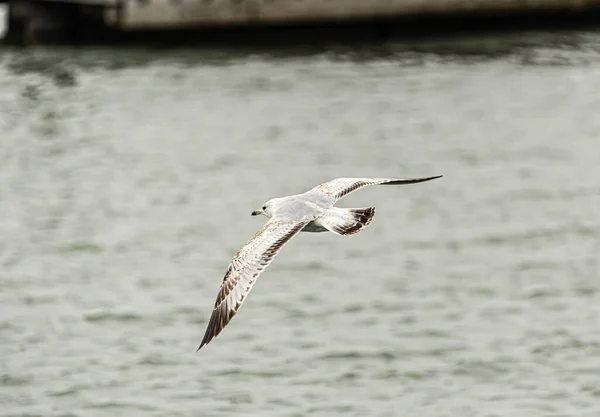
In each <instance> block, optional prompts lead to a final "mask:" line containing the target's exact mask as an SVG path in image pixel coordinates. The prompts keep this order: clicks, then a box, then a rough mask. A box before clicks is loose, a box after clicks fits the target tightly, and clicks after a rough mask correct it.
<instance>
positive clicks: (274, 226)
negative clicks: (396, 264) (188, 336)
mask: <svg viewBox="0 0 600 417" xmlns="http://www.w3.org/2000/svg"><path fill="white" fill-rule="evenodd" d="M440 177H441V175H440V176H436V177H427V178H414V179H391V178H337V179H334V180H332V181H329V182H326V183H323V184H321V185H318V186H316V187H314V188H312V189H310V190H309V191H307V192H305V193H302V194H295V195H291V196H287V197H280V198H274V199H272V200H269V201H268V202H267V203H265V205H264V206H263V207H262V209H261V210H256V211H254V212H253V213H252V215H253V216H255V215H259V214H262V215H265V216H267V217H269V221H267V223H266V224H265V225H264V226H263V228H262V229H261V230H260V231H258V232H257V233H256V234H255V235H254V237H253V238H252V239H250V240H249V241H248V243H246V245H244V246H243V247H242V249H240V251H239V252H238V253H237V254H236V255H235V256H234V257H233V259H232V260H231V263H230V264H229V267H228V268H227V271H226V273H225V277H224V278H223V282H222V283H221V288H220V290H219V294H218V296H217V300H216V302H215V305H214V309H213V312H212V315H211V317H210V320H209V322H208V327H207V329H206V333H205V334H204V338H203V340H202V343H201V344H200V347H199V348H198V350H200V348H202V346H204V345H205V344H207V343H208V342H210V341H211V339H213V338H214V337H216V336H217V335H218V334H219V333H220V332H221V331H222V330H223V328H224V327H225V326H226V325H227V324H228V323H229V321H231V319H232V318H233V316H234V315H235V314H236V313H237V311H238V310H239V308H240V307H241V305H242V303H243V302H244V300H245V298H246V296H247V295H248V293H249V292H250V290H251V289H252V287H253V286H254V283H255V282H256V279H257V278H258V276H259V275H260V273H261V272H262V271H263V270H264V269H265V268H266V267H267V266H268V265H269V264H270V263H271V261H272V260H273V258H274V257H275V255H277V253H278V252H279V250H280V249H281V247H282V246H283V245H285V243H287V242H288V241H289V240H290V239H291V238H292V237H294V236H295V235H296V234H297V233H299V232H312V233H319V232H326V231H330V232H332V233H335V234H337V235H340V236H346V235H351V234H355V233H358V232H360V231H361V230H362V229H364V228H365V227H366V226H368V225H369V224H370V223H371V221H372V220H373V217H374V216H375V208H374V207H365V208H349V209H348V208H339V207H334V205H335V203H336V202H337V201H338V200H339V199H340V198H342V197H344V196H346V195H348V194H350V193H351V192H353V191H356V190H358V189H360V188H362V187H366V186H369V185H379V184H381V185H400V184H413V183H418V182H424V181H429V180H433V179H436V178H440Z"/></svg>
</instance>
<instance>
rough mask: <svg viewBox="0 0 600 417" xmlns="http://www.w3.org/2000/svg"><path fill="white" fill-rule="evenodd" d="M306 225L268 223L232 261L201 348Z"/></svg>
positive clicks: (273, 220) (287, 221)
mask: <svg viewBox="0 0 600 417" xmlns="http://www.w3.org/2000/svg"><path fill="white" fill-rule="evenodd" d="M307 223H308V221H303V220H294V221H293V220H282V219H277V218H272V219H270V220H269V221H268V222H267V223H266V224H265V225H264V226H263V228H262V229H261V230H260V231H258V232H257V233H256V234H255V235H254V237H253V238H252V239H250V240H249V241H248V243H246V245H244V247H242V249H240V251H239V252H238V253H237V254H236V255H235V256H234V257H233V259H232V260H231V263H230V264H229V268H227V271H226V272H225V277H224V278H223V282H222V283H221V288H220V290H219V294H218V295H217V300H216V301H215V306H214V309H213V312H212V315H211V317H210V320H209V322H208V327H207V329H206V333H205V334H204V338H203V339H202V343H201V344H200V347H199V348H198V350H200V348H202V346H204V345H205V344H207V343H208V342H210V341H211V339H212V338H214V337H216V336H217V335H218V334H219V333H221V331H222V330H223V328H224V327H225V326H227V324H228V323H229V322H230V321H231V319H232V318H233V316H235V314H236V313H237V312H238V310H239V309H240V307H241V306H242V303H243V302H244V300H245V299H246V297H247V295H248V293H249V292H250V290H251V289H252V287H253V286H254V283H255V282H256V279H257V278H258V276H259V275H260V274H261V272H262V271H264V270H265V269H266V268H267V266H269V264H270V263H271V261H272V260H273V258H274V257H275V255H277V253H278V252H279V250H280V249H281V248H282V247H283V245H285V244H286V243H287V242H288V241H289V240H290V239H291V238H292V237H294V236H295V235H296V234H297V233H298V232H299V231H300V230H302V228H303V227H304V226H306V224H307Z"/></svg>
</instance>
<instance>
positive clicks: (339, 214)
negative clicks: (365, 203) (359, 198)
mask: <svg viewBox="0 0 600 417" xmlns="http://www.w3.org/2000/svg"><path fill="white" fill-rule="evenodd" d="M373 217H375V207H364V208H351V209H345V208H339V207H335V208H333V209H331V211H330V213H328V214H327V215H326V216H324V217H323V218H322V219H321V224H322V225H323V227H325V228H326V229H327V230H329V231H331V232H333V233H335V234H337V235H340V236H348V235H353V234H355V233H358V232H360V231H361V230H362V229H364V228H365V227H367V226H368V225H369V224H370V223H371V221H372V220H373Z"/></svg>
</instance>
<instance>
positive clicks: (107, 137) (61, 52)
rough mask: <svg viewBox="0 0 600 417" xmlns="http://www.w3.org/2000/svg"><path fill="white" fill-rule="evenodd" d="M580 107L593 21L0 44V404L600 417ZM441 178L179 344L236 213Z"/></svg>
mask: <svg viewBox="0 0 600 417" xmlns="http://www.w3.org/2000/svg"><path fill="white" fill-rule="evenodd" d="M274 36H275V37H276V35H274ZM599 114H600V32H599V31H598V30H597V29H596V28H594V27H585V28H571V29H569V30H562V29H561V30H551V29H537V30H527V31H525V30H510V31H502V32H477V33H473V34H468V33H467V34H464V33H463V34H453V35H448V34H446V35H444V36H425V37H414V38H410V39H408V38H402V37H399V38H398V37H394V38H387V39H384V40H375V41H373V40H372V41H369V42H362V41H359V42H350V43H348V42H339V41H322V42H316V43H312V44H310V45H308V44H302V43H300V44H298V43H296V44H290V45H287V46H286V47H283V46H276V47H273V46H271V47H269V46H268V45H267V46H265V45H262V46H256V47H253V46H252V45H245V46H242V47H227V46H223V45H221V46H203V47H198V46H194V45H186V46H172V47H168V48H166V47H158V46H155V45H140V44H135V45H128V44H122V45H118V46H117V45H113V46H106V45H96V46H90V47H85V48H83V47H80V48H76V47H69V46H62V47H59V46H54V47H51V46H32V47H27V48H20V47H14V46H11V47H9V46H4V47H2V48H1V49H0V306H1V307H0V308H1V310H0V416H2V417H8V416H11V417H13V416H14V417H16V416H22V417H24V416H43V417H50V416H62V417H67V416H86V417H87V416H91V417H95V416H130V417H134V416H182V417H183V416H186V417H187V416H238V415H240V416H241V415H244V416H261V417H262V416H306V415H311V416H312V415H315V416H423V417H425V416H432V417H433V416H436V417H438V416H463V417H466V416H486V417H495V416H511V417H517V416H518V417H520V416H523V417H525V416H578V417H585V416H588V417H592V416H598V415H600V384H599V383H600V377H599V375H600V321H599V319H600V277H599V271H600V266H599V261H598V254H599V253H600V217H599V214H598V213H599V212H600V168H599V163H600V142H599V139H598V137H599V134H600V117H599ZM439 174H442V175H444V177H443V178H442V179H439V180H436V181H432V182H428V183H424V184H417V185H407V186H402V187H371V188H367V189H363V190H361V191H359V192H357V193H354V194H352V195H351V196H349V197H347V198H346V199H344V200H341V201H340V203H339V204H338V205H339V206H342V207H362V206H370V205H373V206H375V207H376V208H377V214H376V216H375V219H374V221H373V223H372V224H371V225H370V226H369V227H368V228H367V229H365V230H364V231H363V232H361V233H360V234H357V235H354V236H350V237H345V238H342V237H338V236H335V235H333V234H325V233H321V234H308V233H302V234H299V235H298V236H297V237H295V238H294V239H293V240H292V241H291V242H290V243H289V244H288V245H287V246H285V247H284V248H283V250H282V251H281V252H280V254H279V255H278V256H277V258H276V259H275V261H274V262H273V263H272V264H271V266H270V267H269V268H268V269H267V270H266V271H265V272H264V273H263V274H262V275H261V277H260V279H259V280H258V282H257V284H256V285H255V286H254V289H253V291H252V292H251V294H250V295H249V296H248V299H247V301H246V302H245V303H244V306H243V307H242V308H241V310H240V312H239V313H238V315H236V317H235V318H234V319H233V320H232V322H231V323H230V324H229V326H227V327H226V328H225V330H224V331H223V332H222V333H221V334H220V335H219V336H218V337H217V338H216V339H214V340H213V341H212V342H211V343H210V344H209V345H207V346H206V347H204V348H203V349H202V350H201V351H200V352H198V353H196V348H197V347H198V345H199V343H200V340H201V338H202V336H203V334H204V331H205V328H206V325H207V320H208V318H209V316H210V312H211V309H212V307H213V303H214V300H215V297H216V295H217V291H218V288H219V285H220V283H221V280H222V278H223V275H224V273H225V270H226V268H227V265H228V263H229V261H230V259H231V257H232V256H233V255H234V254H235V253H236V252H237V251H238V250H239V248H240V247H241V246H242V245H243V244H244V243H245V242H246V241H247V240H248V239H249V238H250V237H252V235H253V234H254V233H255V232H256V231H257V230H259V229H260V228H261V227H262V225H263V223H264V221H265V219H263V218H255V217H251V216H250V213H251V211H252V210H254V209H256V208H259V207H261V205H262V204H263V203H264V202H265V201H266V200H269V199H270V198H273V197H277V196H283V195H289V194H295V193H300V192H304V191H306V190H308V189H310V188H312V187H313V186H315V185H317V184H319V183H322V182H325V181H328V180H330V179H333V178H336V177H342V176H361V177H362V176H367V177H368V176H374V177H381V176H391V177H396V176H399V177H412V176H430V175H439Z"/></svg>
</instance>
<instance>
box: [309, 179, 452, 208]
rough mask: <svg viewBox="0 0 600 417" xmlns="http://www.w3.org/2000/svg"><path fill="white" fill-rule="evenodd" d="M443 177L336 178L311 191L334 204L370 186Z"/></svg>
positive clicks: (412, 182)
mask: <svg viewBox="0 0 600 417" xmlns="http://www.w3.org/2000/svg"><path fill="white" fill-rule="evenodd" d="M440 177H442V175H438V176H435V177H426V178H407V179H398V178H336V179H334V180H331V181H328V182H325V183H323V184H321V185H317V186H316V187H314V188H312V189H311V190H310V191H314V192H319V193H322V194H324V195H326V196H327V197H330V198H331V199H332V200H333V201H334V202H335V201H337V200H339V199H340V198H342V197H344V196H346V195H348V194H350V193H351V192H353V191H356V190H358V189H360V188H363V187H367V186H369V185H401V184H415V183H418V182H425V181H430V180H434V179H436V178H440Z"/></svg>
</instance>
